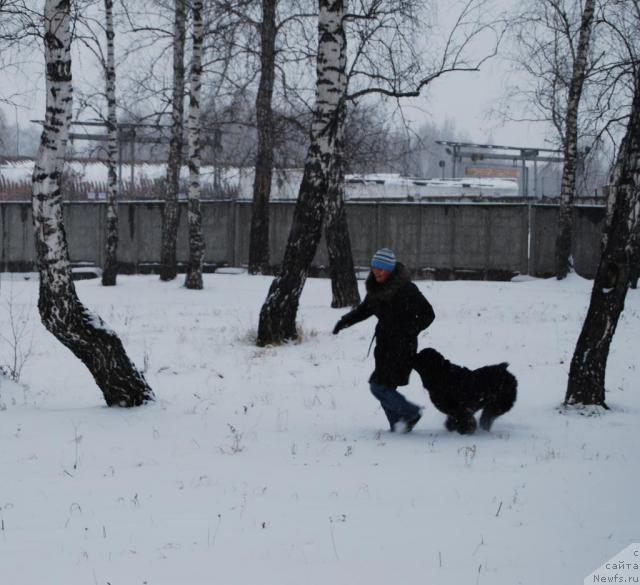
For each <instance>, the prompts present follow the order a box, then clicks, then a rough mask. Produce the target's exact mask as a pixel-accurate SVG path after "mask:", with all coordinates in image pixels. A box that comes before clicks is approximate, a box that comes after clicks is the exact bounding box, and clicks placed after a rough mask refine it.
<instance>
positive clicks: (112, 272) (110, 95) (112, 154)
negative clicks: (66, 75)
mask: <svg viewBox="0 0 640 585" xmlns="http://www.w3.org/2000/svg"><path fill="white" fill-rule="evenodd" d="M104 13H105V34H106V38H107V55H106V63H105V96H106V98H107V226H106V228H107V229H106V242H105V264H104V269H103V272H102V284H103V286H114V285H115V284H116V278H117V276H118V118H117V115H116V63H115V43H114V38H115V32H114V28H113V0H104Z"/></svg>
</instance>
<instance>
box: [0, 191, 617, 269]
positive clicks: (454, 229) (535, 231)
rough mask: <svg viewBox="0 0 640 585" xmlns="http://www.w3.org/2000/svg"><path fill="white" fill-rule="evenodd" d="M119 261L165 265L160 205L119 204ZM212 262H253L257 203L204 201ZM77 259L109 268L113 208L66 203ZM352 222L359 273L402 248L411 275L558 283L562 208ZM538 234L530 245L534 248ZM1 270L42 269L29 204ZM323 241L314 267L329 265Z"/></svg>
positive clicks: (279, 220) (467, 209) (276, 205)
mask: <svg viewBox="0 0 640 585" xmlns="http://www.w3.org/2000/svg"><path fill="white" fill-rule="evenodd" d="M294 207H295V204H294V203H293V202H273V203H272V204H271V206H270V233H269V239H270V249H271V263H272V264H274V265H278V264H280V263H281V262H282V257H283V255H284V250H285V246H286V243H287V239H288V237H289V230H290V228H291V222H292V219H293V211H294ZM119 209H120V223H119V235H120V244H119V247H118V257H119V259H120V261H121V262H122V265H123V272H136V271H140V270H141V266H142V265H143V264H144V263H154V264H155V263H158V262H159V260H160V237H161V230H162V203H161V202H123V203H120V206H119ZM202 210H203V229H204V235H205V240H206V254H205V259H206V260H207V261H212V262H216V263H218V264H223V263H227V264H231V265H242V264H246V263H247V262H248V256H249V232H250V224H251V205H250V203H248V202H236V201H206V202H203V203H202ZM180 216H181V218H180V224H179V232H178V260H179V261H182V262H186V260H187V259H188V252H189V250H188V225H187V209H186V204H184V203H182V204H181V213H180ZM64 217H65V225H66V231H67V239H68V242H69V251H70V256H71V260H72V261H73V262H79V261H84V262H95V263H96V264H98V265H102V263H103V261H104V238H105V231H104V230H105V219H106V206H105V205H104V203H84V202H78V203H67V204H65V207H64ZM347 218H348V222H349V230H350V235H351V243H352V251H353V257H354V263H355V265H356V266H368V264H369V259H370V257H371V254H372V253H373V252H374V251H375V250H376V249H377V248H380V247H382V246H391V247H392V248H394V250H395V252H396V254H397V255H398V257H399V258H400V259H401V260H402V261H403V262H404V263H405V264H406V265H407V266H408V267H409V268H412V269H417V270H419V269H425V268H430V269H436V270H437V269H445V270H453V271H455V270H472V271H492V270H493V271H506V272H509V271H510V272H521V273H526V272H527V271H528V270H529V271H530V272H531V274H534V275H537V276H549V275H551V274H553V270H554V248H555V235H556V221H557V207H556V206H552V205H532V206H529V205H527V204H483V203H479V204H460V203H426V204H425V203H406V202H405V203H349V204H347ZM603 220H604V208H603V207H595V206H593V207H588V206H581V207H578V208H576V210H575V223H574V258H575V262H576V268H577V271H578V273H580V274H582V275H583V276H587V277H591V276H593V274H594V273H595V270H596V267H597V262H598V259H599V250H600V239H601V230H602V224H603ZM529 236H530V238H531V241H530V246H529ZM0 243H1V245H2V248H1V250H0V269H2V270H11V271H24V270H33V269H34V267H35V250H34V244H33V228H32V222H31V205H30V203H12V202H11V203H9V202H8V203H0ZM327 262H328V258H327V251H326V244H325V241H324V236H323V238H322V241H321V242H320V246H319V247H318V251H317V254H316V257H315V259H314V264H315V265H316V266H325V267H326V266H327Z"/></svg>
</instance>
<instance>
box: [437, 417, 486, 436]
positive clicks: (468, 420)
mask: <svg viewBox="0 0 640 585" xmlns="http://www.w3.org/2000/svg"><path fill="white" fill-rule="evenodd" d="M444 426H445V428H446V429H447V430H448V431H450V432H452V431H458V433H460V434H461V435H472V434H473V433H474V432H475V430H476V427H477V426H478V424H477V423H476V419H475V417H474V416H473V413H468V412H457V413H456V414H455V415H449V416H448V417H447V420H445V422H444Z"/></svg>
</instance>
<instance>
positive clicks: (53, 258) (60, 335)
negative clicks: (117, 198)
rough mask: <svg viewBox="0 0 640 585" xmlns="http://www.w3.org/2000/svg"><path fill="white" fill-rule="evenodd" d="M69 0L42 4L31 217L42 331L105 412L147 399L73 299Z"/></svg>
mask: <svg viewBox="0 0 640 585" xmlns="http://www.w3.org/2000/svg"><path fill="white" fill-rule="evenodd" d="M70 48H71V31H70V0H46V2H45V11H44V50H45V63H46V114H45V122H44V126H43V131H42V139H41V145H40V149H39V151H38V156H37V159H36V162H35V165H34V171H33V195H32V213H33V223H34V233H35V245H36V254H37V266H38V272H39V275H40V296H39V300H38V309H39V311H40V316H41V318H42V322H43V324H44V326H45V327H46V328H47V330H49V331H50V332H51V333H52V334H53V335H54V336H55V337H56V338H57V339H58V340H59V341H61V342H62V343H63V344H64V345H65V346H66V347H68V348H69V349H70V350H71V351H72V352H73V353H74V354H75V355H76V356H77V357H78V358H79V359H80V360H82V362H83V363H84V364H85V365H86V366H87V368H88V369H89V371H90V372H91V374H92V375H93V377H94V380H95V381H96V384H97V385H98V387H99V388H100V389H101V391H102V393H103V395H104V399H105V401H106V403H107V404H108V405H109V406H138V405H141V404H143V403H145V402H147V401H150V400H153V399H154V394H153V391H152V390H151V388H150V387H149V385H148V384H147V382H146V381H145V379H144V376H143V375H142V373H141V372H140V371H138V370H137V369H136V367H135V366H134V364H133V363H132V362H131V360H130V359H129V357H128V356H127V354H126V352H125V350H124V348H123V346H122V342H121V341H120V338H119V337H118V336H117V335H116V333H115V332H114V331H112V330H111V329H109V327H107V326H106V324H105V323H104V322H103V321H102V319H101V318H100V317H99V316H98V315H96V314H95V313H93V312H91V311H90V310H89V309H88V308H86V307H85V306H84V305H83V304H82V303H81V302H80V300H79V299H78V296H77V294H76V291H75V287H74V284H73V280H72V278H71V265H70V261H69V253H68V248H67V241H66V236H65V231H64V224H63V220H62V193H61V176H62V170H63V164H64V157H65V150H66V144H67V139H68V136H69V126H70V122H71V115H72V99H73V98H72V77H71V53H70Z"/></svg>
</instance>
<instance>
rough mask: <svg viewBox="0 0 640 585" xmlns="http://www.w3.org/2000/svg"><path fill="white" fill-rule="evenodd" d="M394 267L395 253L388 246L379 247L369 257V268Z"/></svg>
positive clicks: (383, 268) (387, 268)
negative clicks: (371, 256)
mask: <svg viewBox="0 0 640 585" xmlns="http://www.w3.org/2000/svg"><path fill="white" fill-rule="evenodd" d="M395 267H396V255H395V254H394V253H393V250H391V249H390V248H380V250H378V251H377V252H376V253H375V254H374V255H373V258H371V268H381V269H382V270H393V269H394V268H395Z"/></svg>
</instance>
